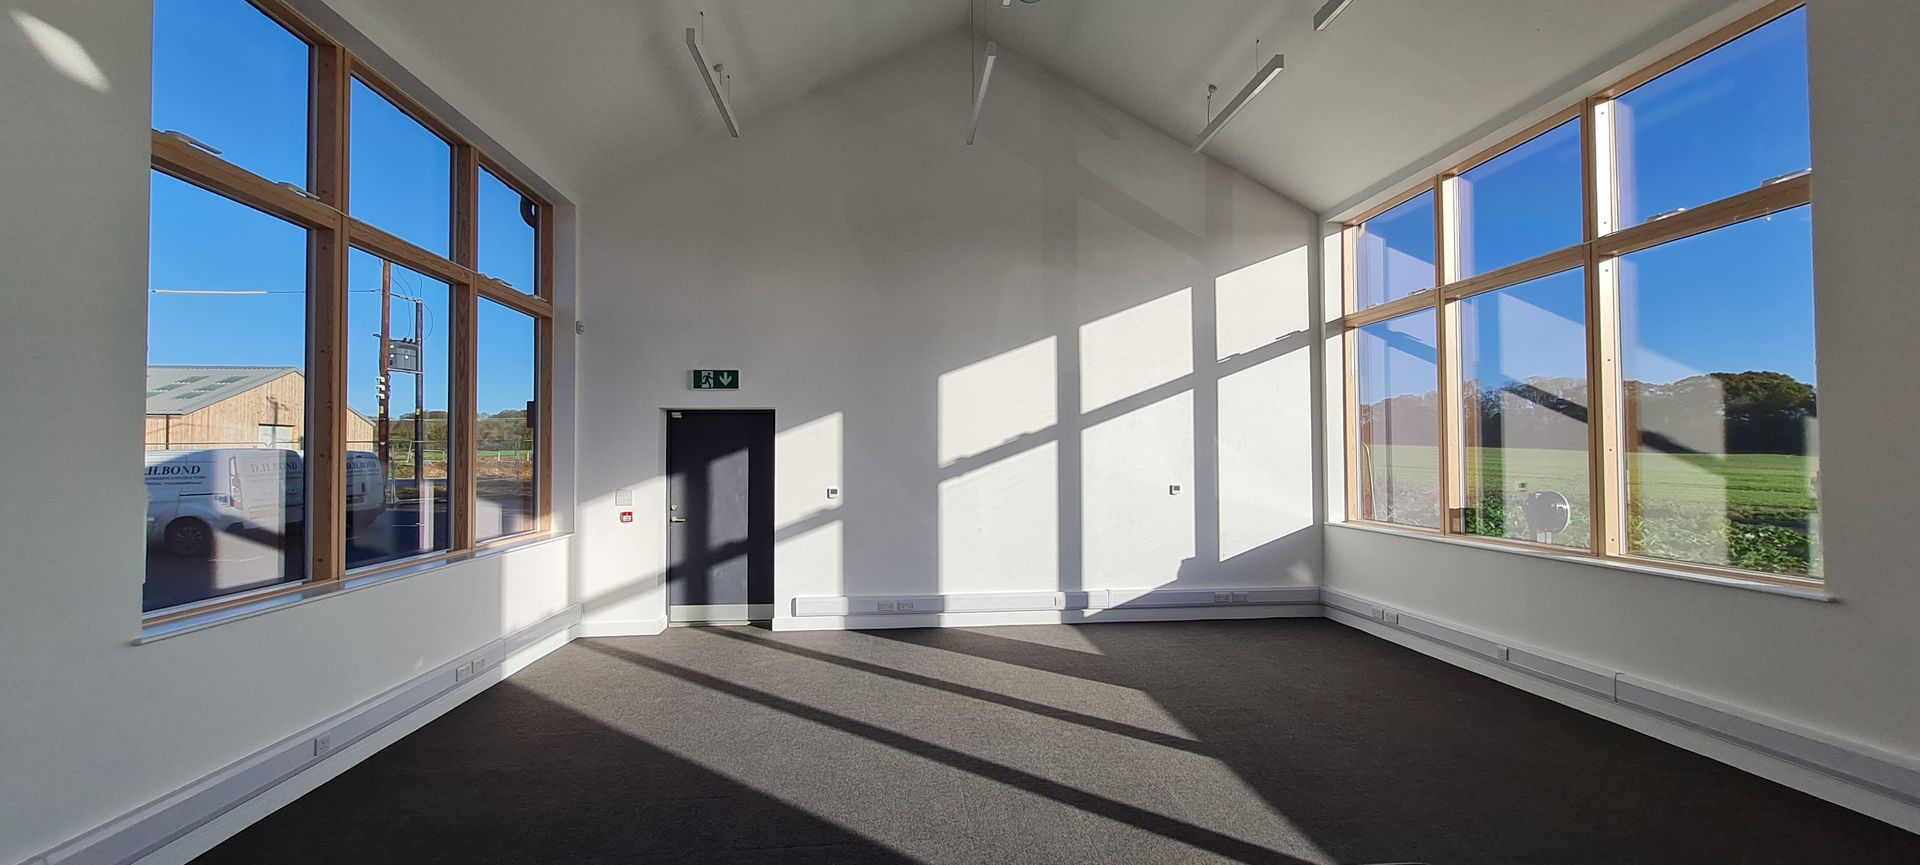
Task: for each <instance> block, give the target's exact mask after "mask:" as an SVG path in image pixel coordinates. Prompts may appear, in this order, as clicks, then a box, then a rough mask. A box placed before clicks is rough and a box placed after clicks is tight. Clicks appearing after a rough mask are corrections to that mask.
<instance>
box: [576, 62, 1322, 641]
mask: <svg viewBox="0 0 1920 865" xmlns="http://www.w3.org/2000/svg"><path fill="white" fill-rule="evenodd" d="M968 89H969V85H968V58H967V39H966V37H965V35H964V34H959V33H956V34H953V35H951V36H948V37H943V38H941V39H938V40H935V41H933V42H931V43H929V44H926V45H923V46H921V47H919V48H917V49H915V50H912V51H908V52H905V53H903V54H901V55H899V56H897V57H895V58H893V59H891V60H888V61H885V62H883V63H881V64H879V65H877V66H876V67H874V68H872V69H869V70H867V71H866V72H864V73H862V74H860V75H858V76H856V77H855V78H853V79H851V80H848V81H845V82H841V83H839V84H836V85H833V86H831V87H829V88H827V89H825V90H823V91H820V92H817V93H815V94H813V95H812V96H810V97H808V98H807V99H805V100H804V101H802V102H800V103H798V104H796V105H794V106H792V107H791V108H789V109H786V110H783V111H781V112H779V113H778V114H776V115H773V116H770V117H765V118H762V119H756V120H750V121H749V122H747V123H746V124H745V128H744V130H743V136H744V137H742V138H741V139H739V140H729V139H726V138H721V137H716V138H714V139H712V140H706V141H702V142H700V143H699V144H698V145H697V146H695V147H692V148H689V149H687V150H686V151H683V152H681V153H679V154H677V155H675V156H673V157H671V158H668V159H665V160H662V161H659V162H655V163H652V164H649V165H647V166H644V167H643V168H641V169H638V170H636V171H635V172H634V173H633V174H631V175H630V176H627V177H624V178H619V179H617V180H614V181H611V182H609V183H606V184H604V185H603V188H602V189H601V191H600V192H599V194H598V197H595V198H590V199H589V200H588V201H587V202H586V205H585V206H586V207H587V208H589V209H590V210H591V212H592V213H593V219H592V221H591V224H590V225H589V226H587V228H586V233H585V235H584V238H585V239H584V241H583V253H582V256H583V258H582V260H583V264H584V270H583V275H582V279H583V284H584V286H585V288H584V290H583V299H582V305H581V311H582V315H583V316H584V319H585V321H586V324H587V334H586V336H585V337H583V339H582V342H581V352H582V355H581V369H582V373H581V393H580V396H581V405H582V412H583V414H582V417H581V460H582V462H581V472H580V474H581V503H582V511H581V530H580V539H581V559H582V563H583V569H582V574H581V580H582V594H583V599H584V600H585V603H586V606H587V612H586V615H587V617H588V618H589V619H590V620H598V621H601V622H615V623H628V624H630V625H633V626H635V627H639V626H642V625H644V624H645V623H649V622H653V623H657V622H658V621H659V620H660V619H661V617H662V616H663V615H664V614H665V610H664V606H663V604H664V602H663V599H662V598H663V592H662V591H661V585H660V584H661V581H662V574H663V572H664V571H665V569H666V565H667V555H668V552H667V550H666V548H665V511H664V506H665V503H664V496H665V481H664V479H663V477H662V474H663V472H664V469H665V454H664V447H663V445H662V432H663V429H664V423H665V421H664V417H663V413H662V410H663V409H665V408H721V407H756V408H772V409H774V410H775V411H776V412H777V415H776V427H777V429H778V430H779V431H780V432H779V439H778V442H777V445H776V450H777V462H778V469H777V471H778V476H777V477H776V479H775V484H776V487H777V489H776V500H777V511H778V515H777V522H778V539H779V540H778V549H777V552H776V555H775V582H776V596H777V597H776V600H777V603H776V614H777V615H778V616H780V617H783V618H784V617H787V616H790V615H791V614H792V604H791V599H792V598H794V597H795V596H837V595H873V594H925V593H936V592H939V593H959V592H980V591H1055V590H1059V589H1061V588H1067V589H1073V588H1151V587H1157V586H1164V585H1170V584H1178V585H1181V586H1189V585H1192V586H1271V585H1299V584H1310V583H1312V582H1314V581H1315V580H1316V578H1317V574H1318V570H1319V567H1318V557H1319V556H1318V546H1319V538H1318V531H1317V529H1315V528H1314V526H1313V511H1312V508H1313V502H1314V488H1315V482H1314V476H1313V465H1314V464H1313V460H1312V454H1313V451H1312V444H1311V440H1312V434H1313V426H1312V422H1311V409H1310V406H1311V404H1312V401H1311V399H1310V396H1309V390H1310V381H1311V376H1310V369H1311V365H1310V362H1309V358H1310V354H1311V352H1310V350H1309V347H1308V344H1307V339H1306V336H1305V331H1306V330H1307V328H1308V322H1309V320H1310V317H1309V310H1308V296H1307V295H1308V269H1307V268H1308V258H1309V252H1308V250H1307V244H1308V242H1309V240H1310V238H1311V236H1312V231H1313V220H1312V218H1311V217H1310V215H1309V214H1307V213H1306V212H1305V211H1303V210H1302V209H1300V208H1299V207H1296V206H1294V205H1292V204H1290V203H1289V202H1287V201H1285V200H1283V199H1281V198H1279V197H1277V196H1276V195H1274V194H1273V193H1271V192H1270V191H1268V190H1266V189H1264V188H1263V187H1260V186H1259V185H1257V184H1255V183H1253V182H1252V181H1250V180H1248V179H1247V178H1245V177H1243V176H1241V175H1239V174H1237V173H1235V172H1233V171H1231V170H1229V169H1227V168H1225V167H1223V166H1221V165H1219V164H1217V163H1214V162H1212V161H1210V160H1207V159H1205V158H1202V157H1198V156H1194V155H1192V154H1191V153H1190V152H1189V151H1188V148H1187V147H1186V146H1185V145H1183V144H1181V143H1180V142H1177V141H1174V140H1172V139H1169V138H1167V137H1166V136H1164V135H1162V134H1161V133H1158V132H1155V131H1153V130H1151V129H1149V128H1147V127H1145V126H1144V125H1142V124H1141V123H1139V122H1138V121H1135V120H1134V119H1132V118H1130V117H1127V116H1126V115H1124V114H1122V113H1120V112H1119V111H1117V110H1116V109H1113V108H1111V107H1110V106H1107V105H1105V104H1104V103H1101V102H1099V101H1097V100H1095V99H1093V98H1092V97H1090V96H1088V95H1086V94H1084V93H1082V92H1080V91H1078V90H1076V89H1074V88H1072V87H1070V86H1067V85H1065V84H1063V83H1062V82H1060V81H1059V80H1058V79H1056V78H1054V77H1052V76H1051V75H1048V74H1047V73H1045V72H1043V71H1041V70H1039V69H1038V68H1036V67H1034V66H1033V65H1031V64H1029V63H1026V62H1025V61H1023V60H1022V59H1021V58H1019V57H1017V56H1011V55H1003V56H1002V58H1001V60H1000V65H999V67H998V69H997V70H996V72H995V75H994V78H993V85H992V93H991V95H990V96H989V98H988V102H987V107H986V113H985V118H984V119H983V120H982V123H981V132H980V138H979V143H978V144H976V145H975V146H973V147H967V146H965V145H964V143H963V142H964V139H965V135H966V131H967V118H968V112H969V107H970V103H969V100H968V95H967V94H968ZM1230 355H1232V357H1230ZM1223 358H1224V360H1223ZM695 368H723V369H732V368H738V369H740V370H742V378H743V381H744V387H743V388H742V389H741V390H739V391H738V392H698V393H696V392H692V391H689V390H688V388H687V371H688V370H690V369H695ZM1171 484H1179V485H1180V486H1181V487H1182V490H1181V492H1180V494H1179V495H1178V496H1173V495H1169V493H1168V487H1169V485H1171ZM828 487H837V488H840V489H842V490H843V491H844V497H843V498H841V499H838V500H828V499H827V498H826V496H825V491H826V489H827V488H828ZM621 488H628V489H634V490H636V496H637V498H636V501H637V508H636V511H637V514H636V517H637V519H636V521H635V522H634V523H633V524H631V525H622V524H620V523H618V522H617V520H616V508H614V507H613V505H612V500H613V493H614V491H615V490H617V489H621Z"/></svg>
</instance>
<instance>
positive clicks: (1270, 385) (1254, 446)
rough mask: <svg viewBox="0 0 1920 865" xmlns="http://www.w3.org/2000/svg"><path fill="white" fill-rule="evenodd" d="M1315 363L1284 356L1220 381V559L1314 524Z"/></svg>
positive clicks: (1301, 354)
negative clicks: (1311, 399) (1310, 395)
mask: <svg viewBox="0 0 1920 865" xmlns="http://www.w3.org/2000/svg"><path fill="white" fill-rule="evenodd" d="M1312 375H1313V363H1312V358H1311V357H1310V356H1309V355H1308V353H1307V352H1306V351H1304V350H1302V351H1296V352H1291V353H1288V354H1284V355H1281V356H1279V357H1276V358H1274V359H1272V360H1269V361H1266V362H1264V363H1261V364H1258V365H1256V366H1252V367H1248V368H1247V369H1243V370H1241V371H1239V372H1236V373H1233V374H1231V375H1228V376H1226V377H1224V378H1222V379H1220V408H1219V411H1220V428H1219V436H1220V476H1219V484H1220V487H1219V489H1220V560H1221V561H1223V562H1224V561H1226V560H1228V559H1231V558H1233V557H1234V556H1238V555H1241V554H1243V553H1246V552H1248V551H1250V550H1253V549H1256V548H1258V547H1260V546H1261V545H1263V544H1267V543H1270V542H1272V541H1276V540H1279V539H1280V538H1284V537H1286V536H1287V535H1290V534H1293V533H1294V532H1298V531H1304V530H1306V529H1308V528H1311V527H1312V526H1313V498H1312V496H1310V495H1308V494H1307V491H1308V490H1309V489H1311V488H1312V486H1313V458H1312V455H1313V448H1312V436H1313V408H1312V406H1311V405H1310V404H1309V403H1308V402H1307V401H1305V400H1302V399H1299V398H1297V396H1295V397H1293V398H1289V395H1298V394H1302V393H1306V392H1307V389H1308V387H1309V386H1310V385H1311V383H1312Z"/></svg>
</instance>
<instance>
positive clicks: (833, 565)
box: [773, 520, 846, 615]
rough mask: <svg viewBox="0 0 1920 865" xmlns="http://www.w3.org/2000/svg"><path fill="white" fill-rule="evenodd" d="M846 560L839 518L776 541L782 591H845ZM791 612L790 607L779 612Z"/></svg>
mask: <svg viewBox="0 0 1920 865" xmlns="http://www.w3.org/2000/svg"><path fill="white" fill-rule="evenodd" d="M842 563H843V553H842V540H841V528H840V521H839V520H834V521H833V522H830V523H827V524H826V525H824V526H820V527H819V528H816V529H811V530H808V531H805V532H802V533H800V534H797V535H794V536H792V537H788V538H781V539H779V540H777V541H775V542H774V544H773V572H774V573H775V574H778V575H779V580H780V585H779V593H780V594H781V595H827V596H834V595H842V594H845V593H846V592H845V587H846V585H845V575H844V571H842ZM791 612H792V609H791V608H789V609H785V610H781V611H779V614H780V615H786V614H787V613H791Z"/></svg>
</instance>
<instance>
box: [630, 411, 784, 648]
mask: <svg viewBox="0 0 1920 865" xmlns="http://www.w3.org/2000/svg"><path fill="white" fill-rule="evenodd" d="M686 412H700V413H703V414H764V415H767V417H768V419H769V420H771V421H772V422H773V424H772V425H773V436H772V437H771V438H770V439H769V440H768V442H767V446H768V447H775V446H776V445H777V443H778V442H779V440H780V413H779V411H778V410H777V409H775V408H774V407H773V406H734V405H728V406H703V405H683V406H662V407H661V408H660V452H659V459H660V468H661V471H660V475H661V477H663V478H665V479H666V483H663V484H661V485H660V512H661V513H662V514H665V515H667V518H668V519H671V518H672V514H673V455H672V448H671V445H670V440H671V438H672V433H671V428H672V426H673V419H674V415H677V414H683V413H686ZM777 456H778V454H769V457H777ZM775 465H778V462H777V461H776V462H775ZM773 480H774V482H776V483H777V482H778V481H779V476H778V475H776V476H775V477H774V478H773ZM770 528H771V529H775V530H777V528H778V527H777V526H774V527H770ZM660 532H661V536H662V537H661V540H662V541H663V543H662V544H661V548H662V549H664V550H665V551H666V554H667V567H666V569H665V570H664V571H663V572H662V573H661V574H660V594H661V598H660V600H661V601H662V604H661V606H663V607H664V608H665V609H664V610H663V612H664V613H665V614H666V616H665V618H666V620H667V626H668V627H685V626H691V625H745V624H751V623H754V622H771V621H773V616H774V607H775V606H777V604H778V602H777V601H768V602H767V603H764V604H700V605H694V606H693V607H692V609H696V610H699V613H700V615H701V616H703V618H698V619H683V620H677V621H676V620H675V619H674V617H673V589H672V588H671V583H672V580H673V530H672V528H671V524H670V523H667V522H665V521H662V522H661V523H660ZM776 541H777V538H776ZM775 546H776V549H777V548H778V544H777V543H776V545H775ZM775 558H776V556H768V557H767V567H768V568H769V569H772V570H773V574H772V575H771V579H769V580H768V583H769V584H770V585H772V586H773V596H774V597H775V598H778V597H779V596H780V572H779V570H778V569H775V568H774V559H775Z"/></svg>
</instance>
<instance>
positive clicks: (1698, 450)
mask: <svg viewBox="0 0 1920 865" xmlns="http://www.w3.org/2000/svg"><path fill="white" fill-rule="evenodd" d="M1620 303H1621V350H1622V352H1621V354H1622V356H1621V360H1622V372H1623V377H1624V378H1625V380H1626V381H1625V385H1624V389H1623V393H1622V403H1623V405H1622V409H1623V411H1624V414H1623V427H1624V429H1625V430H1626V432H1627V436H1628V440H1627V446H1628V451H1629V458H1628V462H1627V481H1628V489H1627V542H1628V546H1629V548H1630V550H1631V551H1632V552H1634V553H1637V554H1640V555H1646V556H1655V557H1658V558H1664V559H1675V560H1678V561H1684V562H1695V563H1699V564H1707V565H1732V566H1734V567H1740V568H1748V569H1751V570H1756V571H1767V572H1771V573H1776V574H1810V575H1818V574H1819V573H1820V552H1819V505H1818V502H1817V500H1816V498H1815V496H1816V494H1817V483H1816V479H1817V478H1818V477H1819V472H1820V464H1819V457H1818V447H1817V441H1818V436H1817V431H1818V424H1817V421H1816V419H1815V418H1816V412H1815V404H1814V387H1815V378H1814V367H1813V360H1814V354H1813V224H1812V215H1811V211H1810V209H1809V208H1807V207H1799V208H1795V209H1794V210H1790V211H1787V212H1784V213H1778V214H1774V215H1773V216H1772V217H1768V218H1761V219H1755V220H1752V221H1749V222H1743V223H1740V224H1738V225H1733V226H1728V227H1726V228H1722V229H1720V230H1718V231H1714V232H1710V233H1707V234H1702V235H1698V236H1695V237H1691V238H1687V239H1685V240H1677V241H1674V242H1672V243H1668V244H1666V245H1663V246H1657V247H1654V248H1653V249H1649V250H1646V251H1644V252H1637V253H1634V254H1632V255H1629V256H1626V257H1624V258H1622V259H1621V260H1620Z"/></svg>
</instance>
